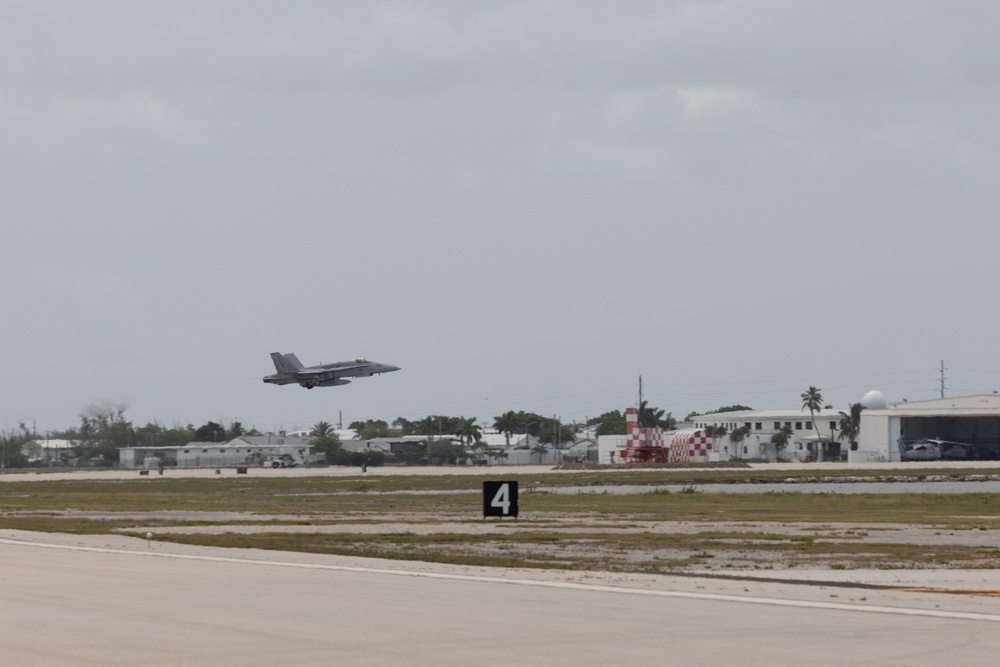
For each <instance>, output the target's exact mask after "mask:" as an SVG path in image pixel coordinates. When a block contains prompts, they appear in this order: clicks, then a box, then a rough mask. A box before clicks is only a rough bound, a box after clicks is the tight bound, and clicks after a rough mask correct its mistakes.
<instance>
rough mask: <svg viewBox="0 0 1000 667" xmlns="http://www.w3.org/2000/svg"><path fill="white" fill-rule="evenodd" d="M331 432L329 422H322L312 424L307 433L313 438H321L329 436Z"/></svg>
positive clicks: (331, 428)
mask: <svg viewBox="0 0 1000 667" xmlns="http://www.w3.org/2000/svg"><path fill="white" fill-rule="evenodd" d="M332 432H333V426H331V425H330V422H325V421H323V422H317V423H315V424H313V427H312V430H311V431H309V435H310V436H312V437H314V438H322V437H325V436H328V435H330V433H332Z"/></svg>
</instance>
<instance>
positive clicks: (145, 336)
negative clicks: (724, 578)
mask: <svg viewBox="0 0 1000 667" xmlns="http://www.w3.org/2000/svg"><path fill="white" fill-rule="evenodd" d="M998 25H1000V4H997V3H995V2H951V3H941V2H920V1H917V0H905V1H899V2H870V1H865V2H849V1H842V2H822V3H811V2H802V1H801V0H775V1H767V0H754V1H740V0H733V1H722V2H666V1H663V0H657V1H652V2H615V3H610V2H581V1H572V2H571V1H552V2H550V1H545V0H532V1H531V2H459V1H455V2H400V3H377V2H371V3H369V2H357V3H350V2H338V3H330V2H295V1H284V2H249V1H247V0H240V1H239V2H235V1H234V2H181V1H176V0H174V1H171V2H160V3H136V2H131V1H122V2H100V1H95V2H87V3H80V2H41V1H38V0H23V1H22V0H0V193H2V196H0V229H2V239H3V244H2V247H3V251H4V252H3V257H2V260H0V295H2V302H0V303H2V306H3V324H4V326H3V336H2V340H3V341H4V345H3V347H4V349H5V350H6V352H7V354H6V356H7V360H6V362H5V363H4V366H3V371H2V372H0V378H2V379H0V428H10V427H14V426H16V424H17V423H18V422H19V421H21V420H25V421H26V422H28V423H29V425H30V424H31V423H34V424H35V427H36V428H37V429H38V430H40V431H41V430H45V429H62V428H66V427H70V426H74V425H76V424H77V423H78V422H79V414H80V413H81V412H82V411H83V410H84V409H86V408H87V406H88V405H105V404H107V405H124V406H126V416H127V417H128V418H130V419H132V420H133V421H135V422H136V423H137V424H144V423H146V422H147V421H152V420H158V421H160V422H161V423H164V424H166V425H172V424H174V423H180V424H187V423H193V424H195V425H199V424H202V423H204V422H205V421H207V420H210V419H211V420H214V421H221V422H222V423H229V422H231V421H232V420H234V419H238V420H240V421H242V422H243V423H244V424H245V425H247V426H249V425H255V426H257V428H260V429H262V430H263V429H280V428H286V429H292V428H297V427H301V428H307V427H309V426H311V425H312V424H314V423H316V422H317V421H320V420H323V419H325V420H327V421H330V422H334V423H335V422H336V421H337V419H338V413H339V411H342V412H343V419H344V422H345V424H346V423H349V422H351V421H354V420H359V419H360V420H363V419H385V420H386V421H391V420H393V419H394V418H395V417H398V416H402V417H406V418H408V419H419V418H421V417H423V416H425V415H428V414H432V413H433V414H447V415H456V416H457V415H463V416H467V417H472V416H474V417H478V418H480V419H482V420H483V421H484V422H489V423H492V419H493V417H494V416H496V415H498V414H501V413H502V412H504V411H506V410H527V411H533V412H538V413H541V414H545V415H558V416H559V417H560V418H562V419H563V420H566V421H570V420H574V419H577V420H582V419H583V418H584V417H587V416H591V417H592V416H595V415H597V414H600V413H602V412H605V411H608V410H614V409H619V410H624V409H625V408H626V407H628V406H629V405H632V404H634V403H636V401H637V400H638V378H639V376H640V375H641V376H642V378H643V387H644V393H645V397H646V398H647V399H648V400H649V401H650V402H651V403H652V404H654V405H656V406H657V407H662V408H664V409H666V410H668V411H672V412H673V413H674V415H675V416H684V415H686V414H687V413H688V412H690V411H699V412H700V411H706V410H711V409H714V408H717V407H719V406H721V405H726V404H732V403H743V404H747V405H750V406H751V407H754V408H758V409H767V408H794V409H797V408H799V407H800V406H801V400H800V394H801V393H802V391H804V390H805V389H806V388H807V387H808V386H809V385H815V386H817V387H819V388H820V389H821V390H822V392H823V395H824V397H825V399H826V401H827V402H829V403H832V404H833V405H834V406H836V407H838V408H842V407H845V406H846V405H847V404H848V403H850V402H854V401H858V400H859V399H860V398H861V396H862V395H863V394H864V393H865V392H866V391H868V390H869V389H880V390H882V391H883V392H884V393H885V394H886V396H887V397H888V398H889V400H900V399H902V398H904V397H905V398H908V399H909V400H918V399H925V398H933V397H935V396H937V394H938V391H939V373H938V371H937V367H938V365H939V364H940V362H941V360H942V359H943V360H944V362H945V366H946V368H947V369H948V370H947V371H946V373H945V375H946V378H947V382H946V386H947V392H948V394H949V395H963V394H969V393H978V392H991V391H993V390H994V389H1000V345H998V343H997V333H998V332H1000V311H998V308H997V305H996V294H997V285H998V270H997V265H998V263H1000V226H998V224H997V211H998V193H1000V188H998V186H1000V123H998V119H1000V86H998V83H1000V58H998V56H1000V41H998V40H997V39H996V30H997V26H998ZM273 351H281V352H295V353H296V354H297V355H298V357H299V358H300V359H301V360H302V361H303V362H304V363H306V364H313V363H319V362H321V361H323V362H329V361H337V360H342V359H350V358H353V357H358V356H365V357H368V358H371V359H375V360H378V361H382V362H385V363H391V364H395V365H398V366H401V367H402V370H401V371H400V372H398V373H392V374H389V375H384V376H379V377H375V378H370V379H361V380H357V381H355V382H353V383H352V384H350V385H347V386H344V387H332V388H321V389H315V390H311V391H307V390H305V389H302V388H300V387H297V386H285V387H277V386H272V385H265V384H263V383H262V382H261V380H260V378H261V377H262V376H263V375H265V374H267V373H271V372H273V366H272V365H271V361H270V359H269V357H268V354H269V353H270V352H273Z"/></svg>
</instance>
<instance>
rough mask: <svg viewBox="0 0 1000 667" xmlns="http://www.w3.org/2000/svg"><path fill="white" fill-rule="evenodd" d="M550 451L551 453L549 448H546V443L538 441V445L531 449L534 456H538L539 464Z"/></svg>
mask: <svg viewBox="0 0 1000 667" xmlns="http://www.w3.org/2000/svg"><path fill="white" fill-rule="evenodd" d="M548 451H549V448H548V446H546V444H545V443H544V442H542V441H541V440H539V441H538V444H537V445H535V446H534V447H532V448H531V453H532V454H538V462H539V463H541V462H542V458H543V457H544V456H545V455H546V454H547V453H548Z"/></svg>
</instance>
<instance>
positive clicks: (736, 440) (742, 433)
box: [729, 426, 750, 449]
mask: <svg viewBox="0 0 1000 667" xmlns="http://www.w3.org/2000/svg"><path fill="white" fill-rule="evenodd" d="M749 436H750V427H749V426H737V427H736V428H734V429H733V432H732V433H730V434H729V442H731V443H733V446H734V447H736V448H737V449H739V446H740V443H742V442H743V441H744V440H746V439H747V438H748V437H749Z"/></svg>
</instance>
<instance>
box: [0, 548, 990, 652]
mask: <svg viewBox="0 0 1000 667" xmlns="http://www.w3.org/2000/svg"><path fill="white" fill-rule="evenodd" d="M0 595H2V599H3V604H2V605H0V628H3V640H2V642H0V655H2V657H3V664H9V665H19V666H20V667H32V666H42V665H44V666H46V667H49V666H59V665H101V666H109V665H135V664H143V665H148V666H149V667H158V666H160V665H164V666H166V665H171V666H176V665H213V666H215V667H219V666H222V667H224V666H226V665H240V666H246V667H255V666H261V667H263V666H273V665H282V666H291V665H330V664H344V665H352V666H365V665H435V666H439V665H456V666H457V665H462V666H466V665H473V664H475V665H574V666H579V665H602V666H605V665H613V664H632V665H663V664H670V665H720V664H739V665H745V666H747V667H755V666H757V665H761V666H763V665H767V666H768V667H772V666H773V665H776V664H795V665H858V664H873V665H875V664H877V665H880V667H885V666H892V665H907V666H911V667H912V666H922V665H928V666H930V665H935V666H936V665H940V664H961V665H963V667H974V666H976V665H994V664H996V655H997V653H998V652H1000V633H998V630H1000V603H998V602H997V601H996V599H995V598H975V599H973V598H967V597H964V596H963V597H956V596H950V595H947V596H946V595H941V594H936V595H935V594H927V593H900V592H895V591H875V590H855V589H842V588H836V587H833V588H827V587H816V586H806V587H803V586H789V585H787V584H781V583H768V582H742V581H719V580H711V579H696V578H689V577H688V578H679V579H673V578H670V577H641V576H628V575H626V576H622V575H587V574H581V573H552V572H524V571H522V572H520V573H518V572H508V571H502V572H498V571H496V570H486V569H478V568H461V567H448V566H433V565H429V564H419V563H414V564H406V563H399V562H396V563H391V564H389V563H386V562H383V561H374V560H364V559H350V558H337V557H329V556H318V555H309V554H288V553H282V552H261V551H251V550H228V549H227V550H220V549H207V548H203V547H191V546H187V545H171V544H160V543H157V542H155V541H154V542H153V543H152V544H147V543H146V542H145V541H143V540H135V539H131V538H125V537H119V536H107V535H100V536H68V535H39V534H35V533H23V532H18V531H0Z"/></svg>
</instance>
